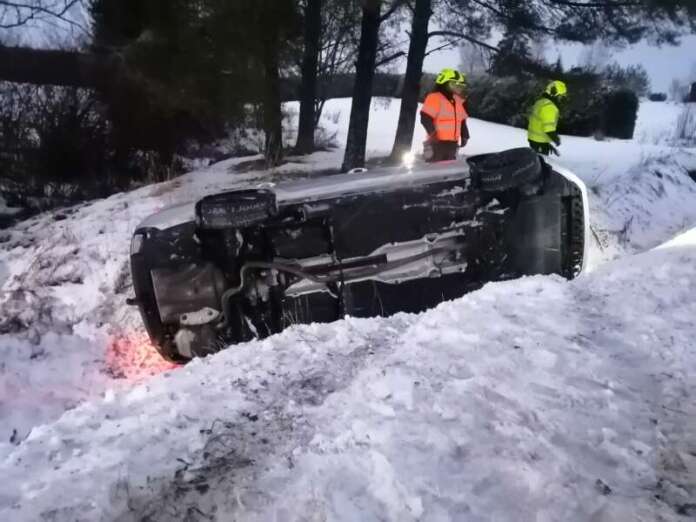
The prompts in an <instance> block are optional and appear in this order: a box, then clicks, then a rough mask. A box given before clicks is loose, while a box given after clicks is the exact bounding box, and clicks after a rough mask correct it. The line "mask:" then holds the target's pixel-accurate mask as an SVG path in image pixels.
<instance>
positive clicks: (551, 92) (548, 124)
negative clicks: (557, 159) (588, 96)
mask: <svg viewBox="0 0 696 522" xmlns="http://www.w3.org/2000/svg"><path fill="white" fill-rule="evenodd" d="M567 95H568V88H567V87H566V84H565V83H563V82H562V81H559V80H555V81H553V82H551V83H549V84H548V85H547V86H546V90H545V91H544V94H543V96H542V97H541V98H540V99H539V100H537V102H536V103H535V104H534V106H533V107H532V111H531V113H530V114H529V126H528V127H527V139H528V140H529V146H530V147H531V148H532V149H534V150H535V151H536V152H538V153H539V154H543V155H545V156H548V155H549V154H551V153H553V154H556V155H558V151H557V150H556V147H554V145H553V144H555V145H556V146H559V145H560V144H561V138H560V137H559V136H558V120H559V118H560V114H561V111H560V109H559V105H560V104H561V103H562V102H563V100H564V99H565V97H566V96H567Z"/></svg>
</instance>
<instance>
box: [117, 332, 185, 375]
mask: <svg viewBox="0 0 696 522" xmlns="http://www.w3.org/2000/svg"><path fill="white" fill-rule="evenodd" d="M179 367H180V365H177V364H174V363H171V362H168V361H165V360H164V359H163V358H162V356H161V355H160V354H159V353H158V352H157V350H156V349H155V347H154V346H152V343H151V342H150V340H149V339H148V337H147V335H145V334H143V333H141V332H121V333H119V334H118V335H114V336H113V337H112V339H111V340H110V342H109V343H108V345H107V351H106V371H107V373H109V374H110V375H112V376H113V377H114V378H116V379H126V380H128V381H130V382H139V381H142V380H144V379H146V378H148V377H152V376H154V375H159V374H160V373H164V372H167V371H170V370H174V369H176V368H179Z"/></svg>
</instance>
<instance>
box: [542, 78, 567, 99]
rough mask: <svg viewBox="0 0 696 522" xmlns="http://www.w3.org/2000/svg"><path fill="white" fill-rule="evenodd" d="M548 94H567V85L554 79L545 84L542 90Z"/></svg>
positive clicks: (557, 95) (558, 95)
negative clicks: (544, 88)
mask: <svg viewBox="0 0 696 522" xmlns="http://www.w3.org/2000/svg"><path fill="white" fill-rule="evenodd" d="M544 92H545V93H546V94H548V95H549V96H554V97H563V96H567V95H568V87H567V86H566V84H565V83H564V82H562V81H560V80H554V81H552V82H551V83H549V84H548V85H547V86H546V90H545V91H544Z"/></svg>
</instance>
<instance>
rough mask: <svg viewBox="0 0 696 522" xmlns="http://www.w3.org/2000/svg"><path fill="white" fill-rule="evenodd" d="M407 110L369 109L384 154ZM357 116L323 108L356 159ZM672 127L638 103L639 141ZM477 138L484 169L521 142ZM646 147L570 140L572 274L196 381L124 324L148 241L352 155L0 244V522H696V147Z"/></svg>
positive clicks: (374, 140) (230, 179) (219, 174)
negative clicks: (582, 206)
mask: <svg viewBox="0 0 696 522" xmlns="http://www.w3.org/2000/svg"><path fill="white" fill-rule="evenodd" d="M678 111H679V107H678V106H675V109H674V113H675V114H676V113H677V112H678ZM289 112H292V111H289ZM397 115H398V102H395V101H392V102H390V103H389V104H387V102H385V101H383V100H376V102H375V105H374V108H373V117H372V119H371V125H370V130H369V133H368V140H369V145H368V153H369V156H370V157H372V158H374V157H378V156H380V155H384V154H386V153H388V152H389V150H390V147H391V140H392V138H393V131H394V129H395V128H396V119H397ZM348 116H349V102H348V101H347V100H332V101H331V102H329V103H327V108H326V112H325V115H324V118H323V120H322V123H323V125H324V127H325V132H326V134H327V135H331V134H334V133H335V134H336V139H337V141H338V142H339V143H342V142H344V140H345V129H346V128H347V120H348ZM646 119H647V120H649V122H646ZM672 125H673V119H672V116H671V112H670V111H667V110H665V111H664V112H660V110H659V108H658V107H654V106H653V105H644V106H643V107H642V108H641V113H640V119H639V122H638V129H639V130H640V129H651V130H654V132H655V134H653V135H652V136H653V137H655V136H657V137H660V136H662V133H664V135H667V134H668V133H669V131H670V129H671V128H672ZM470 128H471V133H472V140H471V142H470V144H469V146H468V147H467V148H466V149H465V150H464V153H465V154H476V153H482V152H490V151H493V150H503V149H506V148H511V147H515V146H524V144H525V143H526V137H525V133H524V131H522V130H519V129H511V128H508V127H505V126H502V125H496V124H492V123H488V122H483V121H478V120H472V121H471V125H470ZM646 136H647V135H646V134H640V133H638V134H637V139H635V140H626V141H622V140H605V141H602V142H597V141H595V140H592V139H586V138H576V137H563V145H562V147H561V153H562V156H561V157H560V158H559V159H558V160H557V161H558V164H559V165H560V166H562V167H566V168H568V169H569V170H570V171H571V172H574V173H575V174H577V175H578V176H579V177H580V178H582V179H583V180H584V181H585V182H586V184H587V185H588V188H589V190H590V204H591V219H592V222H591V225H592V231H593V236H594V237H595V238H596V242H595V243H594V244H592V245H591V261H592V265H593V267H594V268H593V270H592V271H591V272H590V273H588V274H586V275H584V276H582V277H580V278H579V279H576V280H575V281H572V282H566V281H564V280H562V279H560V278H557V277H532V278H525V279H522V280H518V281H510V282H505V283H497V284H491V285H487V286H486V287H485V288H483V289H482V290H481V291H479V292H476V293H474V294H470V295H468V296H465V297H464V298H462V299H458V300H456V301H453V302H449V303H444V304H442V305H441V306H440V307H438V308H437V309H435V310H431V311H429V312H426V313H424V314H421V315H406V314H401V315H398V316H395V317H392V318H388V319H369V320H358V319H350V318H348V319H346V320H344V321H339V322H337V323H334V324H331V325H307V326H302V327H295V328H292V329H290V330H288V331H286V332H284V333H283V334H280V335H278V336H274V337H272V338H270V339H266V340H264V341H259V342H253V343H249V344H246V345H243V346H237V347H235V348H234V349H230V350H227V351H225V352H223V353H220V354H218V355H215V356H213V357H209V358H207V359H205V360H197V361H194V362H193V363H191V364H189V365H187V366H185V367H183V368H182V367H174V366H172V365H170V364H167V363H164V362H163V361H162V360H161V359H160V358H159V357H158V356H157V355H156V354H155V353H154V352H153V350H152V348H151V347H149V345H148V344H147V342H146V339H145V335H144V332H143V330H142V326H141V323H140V320H139V317H138V315H137V312H136V311H135V310H133V309H132V308H129V307H127V306H126V305H125V298H126V297H127V296H128V295H129V293H130V287H129V285H130V281H129V276H128V264H127V262H128V251H129V247H130V236H131V234H132V232H133V230H134V228H135V227H136V226H137V224H138V223H140V222H141V221H142V220H143V219H144V218H146V217H147V216H149V215H151V214H152V213H154V212H156V211H159V210H161V209H163V208H167V207H170V206H173V205H177V204H184V203H190V202H192V201H195V200H196V199H198V198H200V197H202V196H203V195H206V194H210V193H214V192H217V191H220V190H227V189H231V188H235V187H246V186H249V185H254V186H255V185H258V184H261V183H276V182H278V181H279V180H285V179H288V178H290V177H292V178H300V179H301V178H304V177H309V176H312V175H314V174H313V173H314V172H316V171H321V170H327V169H331V168H335V167H336V166H338V165H339V164H340V160H341V151H340V150H328V151H325V152H321V153H317V154H314V155H312V156H310V157H307V158H291V161H290V163H288V164H286V165H284V166H282V167H279V168H277V169H273V170H270V171H264V170H251V171H248V172H244V171H243V170H242V169H241V167H242V165H241V164H242V162H244V161H247V160H254V159H256V160H258V159H259V158H246V159H244V160H228V161H225V162H222V163H219V164H216V165H212V166H210V167H207V168H204V169H201V170H198V171H196V172H192V173H190V174H188V175H186V176H183V177H181V178H178V179H176V180H174V181H170V182H167V183H163V184H159V185H154V186H149V187H143V188H141V189H138V190H136V191H133V192H130V193H124V194H117V195H114V196H112V197H110V198H108V199H105V200H101V201H96V202H93V203H88V204H84V205H82V206H80V207H78V208H75V209H69V210H62V211H60V212H52V213H47V214H43V215H40V216H37V217H35V218H32V219H30V220H28V221H25V222H22V223H20V224H18V225H17V226H15V227H13V228H12V229H9V230H7V231H3V232H2V233H0V285H2V287H1V291H2V293H1V294H0V332H2V333H0V475H1V476H2V477H3V481H2V485H0V520H11V521H14V520H18V521H33V520H42V519H46V520H53V521H58V522H60V521H71V522H72V521H78V520H85V521H92V520H235V519H236V520H250V521H253V520H310V519H311V520H315V519H316V520H427V521H430V520H432V521H440V520H471V521H476V520H536V521H545V520H548V521H551V520H593V521H604V520H606V521H610V520H611V521H614V520H644V521H654V520H664V521H671V520H674V521H679V520H688V519H689V518H691V519H693V517H694V516H696V507H695V506H696V458H695V457H694V455H695V454H696V446H694V441H693V437H692V435H693V433H694V430H696V424H695V421H694V419H696V406H694V405H695V404H696V402H695V401H694V397H695V395H694V392H696V390H695V389H694V388H695V387H696V385H695V384H694V383H696V375H695V374H696V345H694V343H693V338H694V334H695V333H696V328H695V327H694V326H693V324H692V323H693V317H695V316H696V310H695V308H696V304H695V302H694V300H693V295H694V291H695V290H696V288H694V286H695V285H696V278H695V277H694V270H695V269H694V267H695V266H696V263H694V261H696V259H695V258H696V228H694V227H695V226H696V205H694V204H693V201H694V196H696V194H694V191H695V190H696V183H694V181H693V171H694V170H696V156H695V154H694V153H695V152H696V150H695V149H688V148H686V147H675V146H672V145H671V142H669V141H668V140H662V139H653V138H652V137H646ZM422 139H423V135H422V131H421V130H420V129H419V130H417V132H416V139H415V141H414V143H415V146H414V151H415V152H418V151H419V149H420V142H421V141H422ZM690 173H691V174H690ZM656 247H657V248H656Z"/></svg>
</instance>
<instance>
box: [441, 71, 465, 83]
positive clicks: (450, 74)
mask: <svg viewBox="0 0 696 522" xmlns="http://www.w3.org/2000/svg"><path fill="white" fill-rule="evenodd" d="M449 82H453V83H454V84H455V85H461V86H464V85H466V76H464V75H463V74H462V73H460V72H459V71H456V70H454V69H442V71H440V74H438V75H437V78H436V79H435V83H436V84H438V85H445V84H446V83H449Z"/></svg>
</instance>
